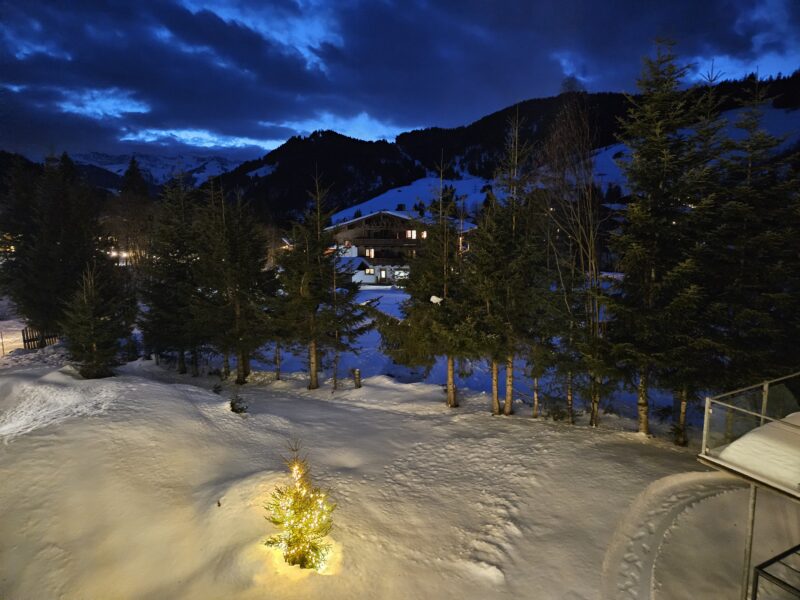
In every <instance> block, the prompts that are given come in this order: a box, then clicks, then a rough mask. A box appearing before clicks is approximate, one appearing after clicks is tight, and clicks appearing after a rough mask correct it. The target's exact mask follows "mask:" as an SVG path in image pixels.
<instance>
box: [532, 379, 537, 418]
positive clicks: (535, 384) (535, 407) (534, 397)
mask: <svg viewBox="0 0 800 600" xmlns="http://www.w3.org/2000/svg"><path fill="white" fill-rule="evenodd" d="M531 416H532V417H533V418H534V419H538V418H539V378H538V377H534V378H533V412H532V413H531Z"/></svg>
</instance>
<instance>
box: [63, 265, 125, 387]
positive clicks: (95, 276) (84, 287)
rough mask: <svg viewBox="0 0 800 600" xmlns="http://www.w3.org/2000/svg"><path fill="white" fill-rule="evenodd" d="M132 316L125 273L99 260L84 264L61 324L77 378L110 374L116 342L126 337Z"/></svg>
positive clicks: (114, 356)
mask: <svg viewBox="0 0 800 600" xmlns="http://www.w3.org/2000/svg"><path fill="white" fill-rule="evenodd" d="M135 313H136V300H135V296H134V295H133V293H132V288H131V285H130V282H129V281H127V274H126V272H125V271H124V270H122V269H118V268H116V267H115V266H114V265H113V264H112V263H111V262H110V261H109V260H107V259H103V258H100V259H98V260H97V261H96V262H94V263H92V264H90V265H88V266H87V268H86V270H85V271H84V272H83V275H82V277H81V284H80V287H79V288H78V290H77V291H76V292H75V295H74V296H73V297H72V299H71V301H70V302H69V303H68V305H67V308H66V311H65V314H64V319H63V321H62V330H63V332H64V336H65V338H66V341H67V348H68V349H69V354H70V356H71V357H72V359H73V360H74V361H76V362H77V363H78V365H79V367H78V371H79V372H80V374H81V375H83V376H84V377H86V378H87V379H96V378H100V377H109V376H111V375H113V371H112V370H111V367H112V366H113V365H114V364H115V363H116V359H117V353H118V352H119V350H120V340H122V339H123V338H125V337H127V336H128V335H129V334H130V330H131V326H132V324H133V320H134V315H135Z"/></svg>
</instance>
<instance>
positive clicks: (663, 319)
mask: <svg viewBox="0 0 800 600" xmlns="http://www.w3.org/2000/svg"><path fill="white" fill-rule="evenodd" d="M675 60H676V59H675V55H674V54H673V53H672V50H671V47H670V45H669V44H659V46H658V47H657V53H656V56H655V58H646V59H645V61H644V69H643V72H642V75H641V77H640V79H639V81H638V85H639V90H640V92H641V97H640V98H638V99H637V98H633V97H631V98H630V102H631V108H630V109H629V111H628V115H627V118H626V119H624V120H623V121H622V123H621V134H620V141H622V142H623V143H624V144H625V145H626V146H627V147H628V151H629V156H628V157H627V158H626V159H624V160H622V161H620V168H621V169H622V172H623V173H624V175H625V177H626V180H627V184H628V188H629V189H630V193H631V198H630V202H629V204H628V206H627V210H626V211H625V213H624V215H623V221H622V225H621V227H620V230H619V232H618V233H617V235H615V236H614V238H613V240H612V247H613V249H614V250H615V252H616V253H617V256H618V258H619V264H620V267H621V270H622V271H623V273H624V276H623V278H622V280H621V282H619V284H618V285H617V289H616V290H615V293H614V297H613V303H612V311H613V316H614V320H613V322H612V334H613V336H614V341H615V343H616V352H617V355H618V356H619V357H620V358H621V360H622V363H623V364H625V365H626V366H627V367H628V368H629V369H630V371H631V372H632V373H633V374H635V378H636V380H637V406H638V414H639V427H638V428H639V431H640V432H641V433H649V431H650V427H649V402H648V393H649V387H650V385H651V382H652V378H653V377H654V375H655V374H656V373H657V371H658V369H659V368H661V367H662V366H663V364H664V354H665V350H666V348H665V339H666V338H665V336H666V335H667V332H668V330H669V328H670V327H671V326H672V323H671V322H670V321H669V319H668V317H667V315H666V313H665V310H664V309H665V307H666V306H667V305H669V304H670V302H671V301H672V296H671V293H672V292H673V290H672V289H671V288H670V286H669V285H668V284H667V282H668V280H669V273H670V271H672V270H673V269H675V268H676V267H677V266H678V265H679V264H680V263H681V262H682V260H683V258H684V256H685V253H686V248H687V244H688V241H687V240H688V237H689V234H690V233H691V232H690V231H689V230H688V228H687V225H688V217H687V215H688V210H687V208H688V207H687V201H686V199H687V198H689V197H690V194H691V187H690V185H689V184H690V182H691V180H690V178H687V177H686V173H688V172H689V171H690V169H691V167H692V165H693V163H692V161H693V159H694V154H693V152H692V142H691V139H690V133H689V132H690V128H691V127H692V126H693V125H694V124H695V122H696V120H697V115H696V113H695V112H694V111H693V110H692V109H691V105H690V99H689V98H688V97H687V95H686V94H684V93H683V92H682V91H681V90H680V85H681V80H682V78H683V76H684V75H685V73H686V71H687V68H686V67H679V66H677V65H676V62H675Z"/></svg>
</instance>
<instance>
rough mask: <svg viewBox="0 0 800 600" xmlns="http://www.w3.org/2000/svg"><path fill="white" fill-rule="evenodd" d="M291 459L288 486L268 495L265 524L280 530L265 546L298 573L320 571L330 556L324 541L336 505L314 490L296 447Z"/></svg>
mask: <svg viewBox="0 0 800 600" xmlns="http://www.w3.org/2000/svg"><path fill="white" fill-rule="evenodd" d="M290 449H291V451H292V456H291V458H290V459H289V460H287V461H286V465H287V467H288V468H289V471H290V473H291V475H292V483H291V484H290V485H288V486H279V487H278V488H277V489H276V490H275V491H274V492H273V493H272V500H271V501H270V503H269V505H267V506H266V509H267V510H268V511H269V517H268V518H269V520H270V522H271V523H272V524H273V525H277V526H278V527H280V528H281V531H280V533H277V534H276V535H273V536H272V537H270V538H269V539H268V540H267V542H266V544H267V546H272V547H275V548H278V549H280V550H281V552H282V553H283V558H284V560H285V561H286V562H287V563H289V564H290V565H299V566H300V568H301V569H315V570H321V569H322V568H323V567H324V566H325V560H326V558H327V557H328V554H329V552H330V544H327V543H325V537H326V536H327V535H328V534H329V533H330V532H331V529H332V528H333V511H334V510H335V509H336V505H335V504H333V503H331V502H330V501H329V500H328V494H327V492H326V491H325V490H322V489H321V488H318V487H316V486H314V484H313V483H312V481H311V469H310V467H309V465H308V460H307V459H306V458H305V457H304V456H301V455H300V446H299V444H297V443H295V444H294V445H292V446H291V447H290Z"/></svg>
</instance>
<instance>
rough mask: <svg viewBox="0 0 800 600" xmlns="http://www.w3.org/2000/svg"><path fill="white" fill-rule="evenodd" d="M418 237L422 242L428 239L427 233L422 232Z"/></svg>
mask: <svg viewBox="0 0 800 600" xmlns="http://www.w3.org/2000/svg"><path fill="white" fill-rule="evenodd" d="M419 237H421V238H422V239H423V240H426V239H428V232H427V231H423V232H422V233H420V234H419Z"/></svg>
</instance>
